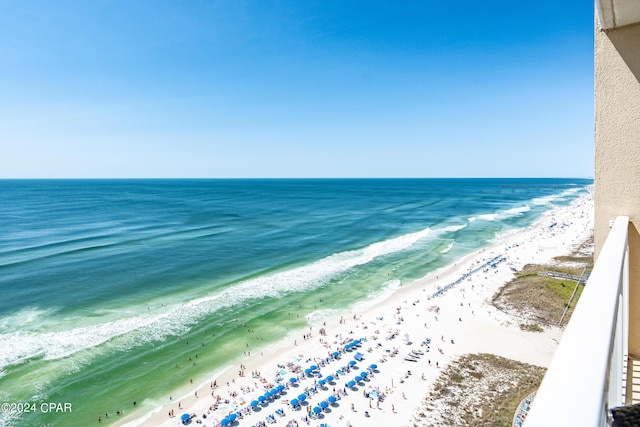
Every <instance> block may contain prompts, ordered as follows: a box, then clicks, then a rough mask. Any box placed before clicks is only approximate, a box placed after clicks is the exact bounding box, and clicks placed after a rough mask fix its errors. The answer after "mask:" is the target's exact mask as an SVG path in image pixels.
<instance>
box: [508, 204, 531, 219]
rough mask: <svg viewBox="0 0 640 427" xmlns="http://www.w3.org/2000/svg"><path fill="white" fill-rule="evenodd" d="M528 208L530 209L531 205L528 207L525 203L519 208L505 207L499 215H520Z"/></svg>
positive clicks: (527, 210)
mask: <svg viewBox="0 0 640 427" xmlns="http://www.w3.org/2000/svg"><path fill="white" fill-rule="evenodd" d="M530 210H531V207H529V206H527V205H524V206H521V207H519V208H511V209H507V210H506V211H504V212H503V213H502V214H501V215H502V216H516V215H520V214H521V213H525V212H529V211H530Z"/></svg>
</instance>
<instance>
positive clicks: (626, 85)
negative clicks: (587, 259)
mask: <svg viewBox="0 0 640 427" xmlns="http://www.w3.org/2000/svg"><path fill="white" fill-rule="evenodd" d="M595 207H596V208H595V209H596V211H595V256H596V259H597V256H598V254H599V253H600V250H601V248H602V245H603V243H604V240H605V239H606V237H607V233H608V232H609V221H610V220H612V219H615V217H616V216H618V215H627V216H629V218H630V225H629V247H630V248H629V252H630V253H629V255H630V259H629V278H630V280H629V282H630V289H629V304H630V305H631V306H632V307H634V308H635V309H632V310H630V312H631V313H630V318H629V324H630V325H631V326H630V328H631V330H630V331H629V353H630V355H631V356H632V357H634V358H636V359H639V358H640V235H639V233H638V230H639V229H640V24H635V25H629V26H626V27H621V28H616V29H612V30H607V31H603V30H602V29H601V28H600V24H599V22H598V17H597V16H596V25H595ZM633 325H638V327H636V328H634V327H633Z"/></svg>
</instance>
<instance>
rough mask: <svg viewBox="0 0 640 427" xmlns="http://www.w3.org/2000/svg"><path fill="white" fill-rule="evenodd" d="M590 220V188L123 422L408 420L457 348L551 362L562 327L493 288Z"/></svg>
mask: <svg viewBox="0 0 640 427" xmlns="http://www.w3.org/2000/svg"><path fill="white" fill-rule="evenodd" d="M592 229H593V200H592V197H591V195H588V196H584V197H581V198H580V199H578V200H577V201H575V202H574V203H573V204H572V205H571V206H568V207H563V208H557V209H555V210H554V211H553V212H551V213H549V214H548V215H546V216H545V217H543V218H542V219H541V220H539V221H538V222H537V223H536V224H534V225H532V226H531V227H528V228H526V229H523V230H519V231H517V232H514V233H512V234H510V235H506V236H502V237H501V238H500V239H498V241H496V242H495V243H494V244H493V245H492V246H490V247H487V248H485V249H482V250H480V251H477V252H475V253H473V254H471V255H468V256H466V257H465V258H463V259H460V260H458V261H457V262H456V263H455V264H453V265H450V266H448V267H446V268H444V269H441V270H439V271H437V272H434V273H432V274H430V275H429V276H427V277H425V278H423V279H420V280H417V281H415V282H413V283H406V284H402V286H400V287H398V288H397V289H395V290H394V291H393V293H391V294H390V295H388V297H387V298H385V299H384V300H382V301H379V300H378V301H375V302H374V301H371V302H364V303H359V304H357V305H355V306H353V307H352V308H351V310H350V311H349V312H344V313H342V314H341V315H339V316H336V317H332V318H326V319H316V318H314V319H313V321H312V322H311V321H310V322H309V325H308V329H307V330H306V331H299V332H296V333H295V335H293V334H292V335H290V336H287V337H285V338H283V340H282V341H280V342H279V343H277V344H275V345H272V346H270V347H267V348H264V349H262V350H261V351H259V352H252V353H250V354H249V353H245V355H244V357H243V359H242V360H240V361H239V362H238V363H237V365H235V366H233V367H230V368H228V369H227V370H225V371H224V372H222V373H219V374H216V375H215V376H214V377H213V378H211V380H210V381H207V382H206V383H204V384H200V385H198V384H194V386H193V390H192V391H191V392H190V394H188V395H186V396H169V395H167V397H166V402H165V403H164V404H163V405H162V406H161V407H159V408H157V409H156V410H155V411H154V412H153V413H150V414H147V416H145V417H143V418H139V419H131V418H124V419H123V420H121V421H120V423H119V424H118V425H127V426H131V427H132V426H150V427H151V426H153V427H157V426H167V427H168V426H179V425H183V422H182V420H181V418H182V417H183V415H184V414H187V415H189V417H190V418H191V419H190V421H189V422H190V424H189V425H197V426H206V427H215V426H221V425H222V426H225V425H234V426H249V427H250V426H259V425H273V426H296V425H311V426H320V425H323V424H324V425H328V426H348V425H352V426H365V425H367V424H368V423H372V422H373V423H374V424H375V425H389V426H405V425H409V424H410V422H411V420H412V417H413V416H414V412H415V410H416V408H417V407H418V406H419V404H420V402H421V401H422V399H423V398H424V397H425V395H426V394H427V393H428V392H429V390H430V387H431V386H432V385H433V384H434V382H435V380H436V378H437V377H438V376H439V374H440V372H441V371H442V370H443V368H445V367H446V366H447V365H448V364H449V363H450V362H451V361H452V360H455V359H456V358H458V357H459V356H461V355H464V354H469V353H492V354H496V355H499V356H503V357H506V358H509V359H513V360H517V361H521V362H526V363H529V364H532V365H537V366H542V367H545V366H547V365H548V363H549V362H550V360H551V358H552V356H553V353H554V351H555V349H556V346H557V344H558V342H559V340H560V338H561V334H562V330H561V329H559V328H556V327H552V326H549V327H547V328H545V330H544V332H527V331H522V330H521V329H520V328H519V323H518V320H519V319H516V318H514V317H512V316H510V315H508V314H505V313H503V312H500V311H498V310H496V309H495V308H494V307H493V306H492V305H491V304H490V300H491V297H492V296H493V295H494V294H495V292H496V291H497V290H498V289H500V288H501V287H502V286H504V285H505V284H506V283H507V282H508V281H509V280H511V279H512V278H513V277H514V271H517V270H519V269H521V268H522V267H523V266H524V265H526V264H530V263H536V264H542V263H545V262H548V261H549V260H551V259H552V258H553V257H555V256H558V255H563V254H566V253H568V252H570V251H571V249H572V248H573V247H575V246H576V245H578V244H580V243H581V242H583V241H585V240H586V239H587V238H588V237H589V236H590V235H591V233H592ZM231 414H233V415H231ZM230 415H231V417H230V418H229V416H230ZM373 420H375V421H373Z"/></svg>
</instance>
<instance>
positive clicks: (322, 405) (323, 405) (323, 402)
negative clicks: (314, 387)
mask: <svg viewBox="0 0 640 427" xmlns="http://www.w3.org/2000/svg"><path fill="white" fill-rule="evenodd" d="M320 406H321V407H322V408H323V409H324V408H328V407H329V404H328V403H327V402H325V401H324V400H323V401H322V402H320Z"/></svg>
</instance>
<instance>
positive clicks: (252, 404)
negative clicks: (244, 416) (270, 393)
mask: <svg viewBox="0 0 640 427" xmlns="http://www.w3.org/2000/svg"><path fill="white" fill-rule="evenodd" d="M258 405H259V403H258V401H257V400H252V401H251V406H253V407H254V408H255V407H256V406H258Z"/></svg>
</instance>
